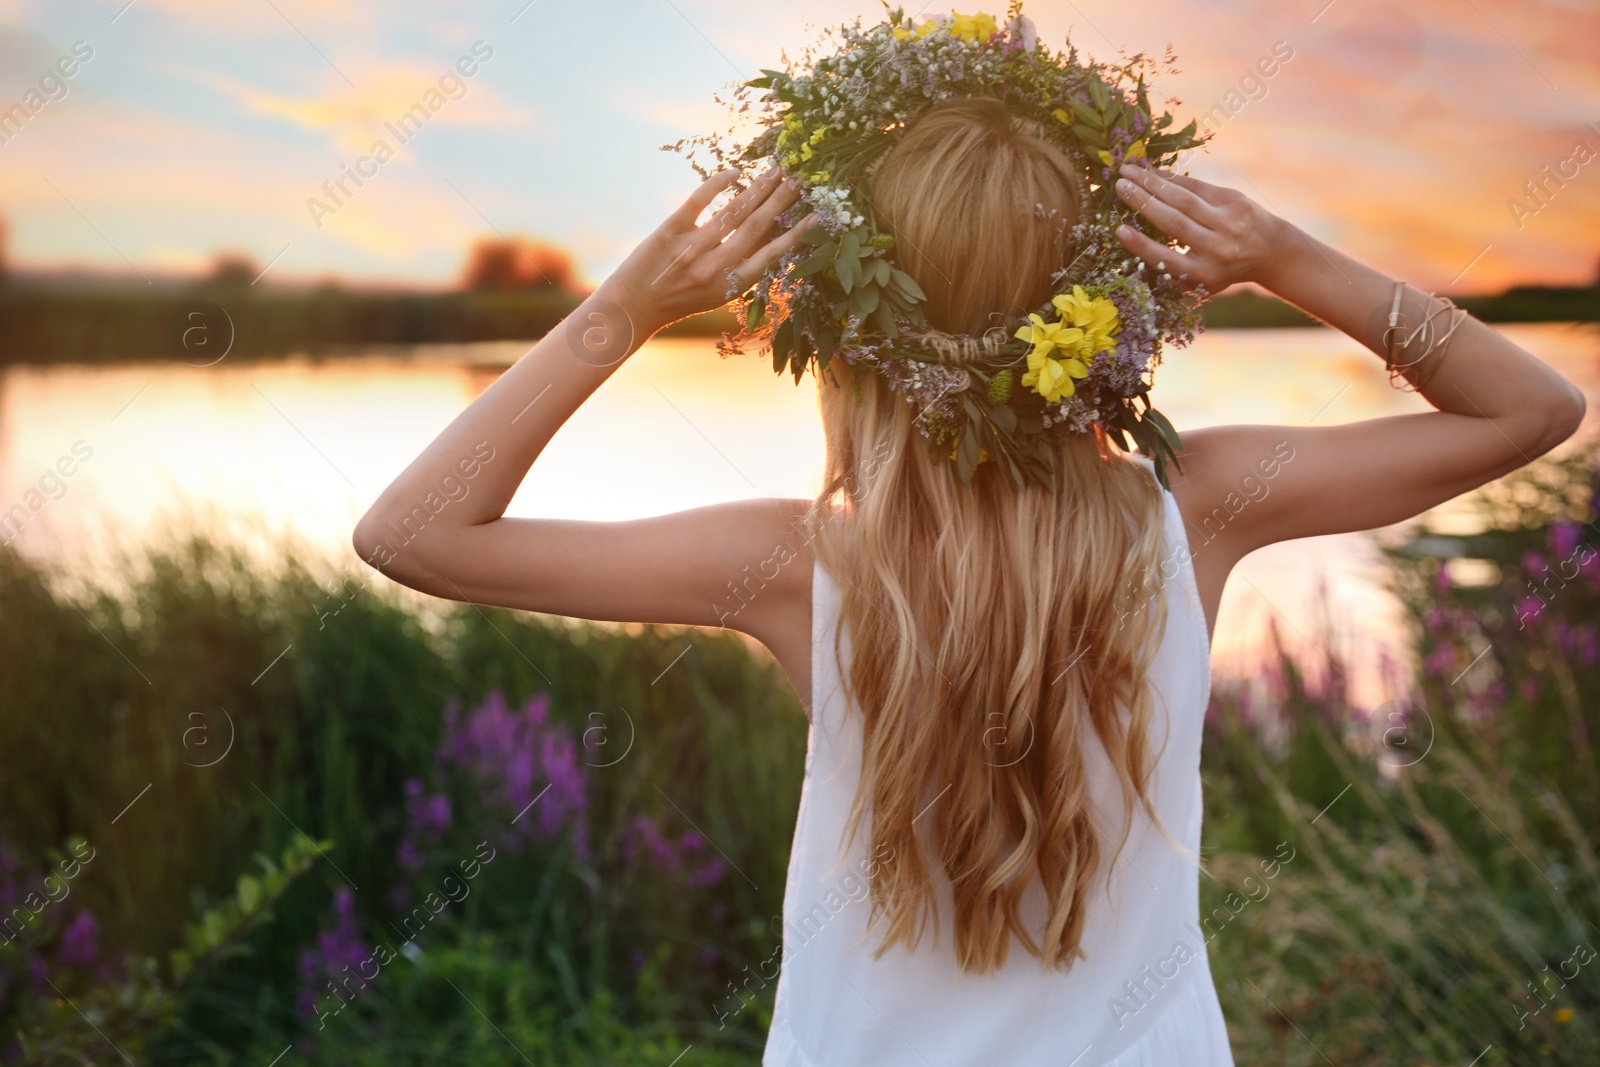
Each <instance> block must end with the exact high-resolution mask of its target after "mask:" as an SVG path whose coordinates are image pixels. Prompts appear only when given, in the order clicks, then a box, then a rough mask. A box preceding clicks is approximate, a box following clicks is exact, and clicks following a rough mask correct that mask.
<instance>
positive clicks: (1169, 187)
mask: <svg viewBox="0 0 1600 1067" xmlns="http://www.w3.org/2000/svg"><path fill="white" fill-rule="evenodd" d="M1122 173H1123V176H1124V177H1125V178H1127V179H1128V180H1129V181H1131V182H1133V183H1134V185H1136V186H1138V187H1139V188H1140V189H1142V190H1144V191H1145V192H1147V193H1149V194H1151V195H1152V196H1154V197H1155V198H1156V199H1158V200H1160V201H1161V202H1162V203H1164V204H1168V205H1170V206H1172V207H1174V208H1176V209H1177V210H1179V211H1181V212H1182V213H1183V214H1185V215H1187V216H1189V217H1190V218H1191V219H1194V220H1195V221H1196V222H1198V223H1199V224H1200V225H1202V226H1204V227H1206V228H1207V229H1212V230H1220V229H1222V228H1223V225H1224V223H1223V218H1222V212H1221V211H1220V210H1219V209H1218V208H1217V206H1216V205H1214V204H1212V203H1211V201H1209V200H1207V199H1206V198H1205V197H1203V196H1201V195H1200V194H1199V193H1197V192H1195V191H1194V190H1192V189H1190V188H1188V187H1187V186H1185V185H1184V184H1182V183H1181V182H1176V181H1173V180H1172V178H1173V177H1174V175H1173V174H1172V173H1171V172H1168V171H1157V170H1153V169H1151V168H1148V167H1129V166H1124V167H1123V168H1122Z"/></svg>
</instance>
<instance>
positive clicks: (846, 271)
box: [833, 235, 858, 293]
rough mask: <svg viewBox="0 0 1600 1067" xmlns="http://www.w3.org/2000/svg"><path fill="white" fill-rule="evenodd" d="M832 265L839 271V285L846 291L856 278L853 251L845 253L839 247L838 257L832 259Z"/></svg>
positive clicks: (851, 286)
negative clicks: (848, 253)
mask: <svg viewBox="0 0 1600 1067" xmlns="http://www.w3.org/2000/svg"><path fill="white" fill-rule="evenodd" d="M847 236H848V235H847ZM833 265H834V268H835V269H836V270H837V271H838V272H839V287H840V288H841V289H843V290H844V291H845V292H847V293H848V292H849V291H850V290H851V289H852V288H853V287H854V286H855V283H856V281H857V280H858V279H857V278H856V276H855V271H854V268H855V265H856V257H855V255H854V253H851V254H850V255H846V254H845V252H844V249H843V248H841V249H840V250H839V258H838V259H836V260H834V261H833Z"/></svg>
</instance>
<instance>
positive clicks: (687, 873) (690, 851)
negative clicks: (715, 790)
mask: <svg viewBox="0 0 1600 1067" xmlns="http://www.w3.org/2000/svg"><path fill="white" fill-rule="evenodd" d="M709 848H710V843H709V842H708V841H706V839H705V837H704V836H703V835H701V833H700V832H699V831H698V830H685V831H684V832H683V835H682V836H681V837H679V838H678V840H677V843H676V844H674V843H673V842H672V841H671V840H670V839H669V838H667V837H666V836H665V835H663V834H662V833H661V831H660V830H658V829H656V826H655V824H654V823H653V822H651V821H650V819H649V818H648V817H647V816H644V815H635V816H634V817H633V818H632V819H631V820H630V821H629V823H628V835H627V837H626V838H625V839H624V841H623V854H624V855H625V856H626V857H627V859H628V862H630V863H637V862H639V861H640V860H641V859H643V860H646V861H648V863H649V864H650V866H652V867H654V868H655V869H656V870H658V871H660V872H662V873H663V874H669V875H680V876H682V877H683V878H684V879H685V880H686V881H688V883H689V884H690V885H692V886H697V887H701V888H704V887H705V886H709V885H712V884H714V883H716V882H717V881H719V880H720V879H721V878H722V876H723V875H724V874H726V873H727V869H726V867H725V866H724V864H723V862H722V860H720V859H718V858H717V857H716V856H713V855H709V854H708V852H709Z"/></svg>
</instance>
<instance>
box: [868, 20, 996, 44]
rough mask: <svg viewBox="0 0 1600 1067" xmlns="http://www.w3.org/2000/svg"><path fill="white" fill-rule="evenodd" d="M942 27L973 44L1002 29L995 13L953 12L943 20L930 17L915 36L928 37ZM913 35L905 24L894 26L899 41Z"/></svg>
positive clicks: (985, 39) (896, 38)
mask: <svg viewBox="0 0 1600 1067" xmlns="http://www.w3.org/2000/svg"><path fill="white" fill-rule="evenodd" d="M942 28H947V29H948V30H949V32H950V33H951V34H952V35H954V36H956V37H960V38H962V39H963V40H967V41H971V42H972V43H973V44H982V43H983V42H984V41H987V40H988V39H989V38H991V37H993V36H994V35H995V34H996V33H998V32H999V31H1000V26H999V24H998V23H997V22H995V20H994V16H993V15H986V14H984V13H982V12H979V13H978V14H976V15H954V14H952V15H949V16H947V17H946V18H944V19H942V20H940V19H929V20H928V21H927V22H924V23H923V24H922V25H920V26H918V27H917V28H916V31H915V36H917V37H926V36H928V34H930V33H934V32H936V31H938V30H940V29H942ZM912 35H913V31H911V30H909V29H906V28H905V27H904V26H896V27H895V28H894V38H895V40H897V41H903V40H905V39H906V38H907V37H910V36H912Z"/></svg>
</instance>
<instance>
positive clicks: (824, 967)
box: [763, 457, 1232, 1067]
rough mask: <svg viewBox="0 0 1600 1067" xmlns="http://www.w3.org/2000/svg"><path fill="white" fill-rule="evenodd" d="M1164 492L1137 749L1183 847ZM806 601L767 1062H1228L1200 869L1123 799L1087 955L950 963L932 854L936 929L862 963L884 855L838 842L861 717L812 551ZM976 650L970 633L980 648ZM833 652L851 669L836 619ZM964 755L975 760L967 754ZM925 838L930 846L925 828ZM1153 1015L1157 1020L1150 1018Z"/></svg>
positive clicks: (1198, 659) (1199, 637) (1105, 827)
mask: <svg viewBox="0 0 1600 1067" xmlns="http://www.w3.org/2000/svg"><path fill="white" fill-rule="evenodd" d="M1134 461H1135V462H1142V463H1145V464H1148V462H1149V461H1148V460H1144V459H1143V457H1135V459H1134ZM1163 496H1164V500H1165V530H1164V541H1165V546H1166V551H1165V553H1164V555H1163V559H1164V560H1167V561H1171V564H1172V565H1175V567H1174V566H1172V565H1169V566H1168V567H1167V569H1168V570H1173V569H1175V574H1173V575H1171V576H1168V577H1167V580H1166V582H1165V583H1163V585H1162V586H1161V589H1162V595H1164V596H1166V598H1167V623H1166V627H1165V630H1164V631H1163V632H1162V635H1161V639H1160V645H1159V647H1158V650H1157V652H1156V655H1155V659H1154V661H1153V663H1152V666H1151V670H1150V674H1149V684H1150V686H1151V687H1152V694H1153V696H1154V705H1155V709H1154V719H1153V721H1152V732H1151V744H1152V748H1153V750H1154V751H1156V752H1159V753H1160V756H1159V759H1158V760H1157V761H1156V763H1155V765H1154V770H1153V773H1152V776H1151V782H1150V798H1151V801H1152V803H1153V804H1154V805H1155V808H1156V811H1157V812H1158V813H1159V815H1160V818H1161V821H1162V823H1163V825H1164V826H1165V827H1166V828H1167V830H1168V832H1169V833H1171V834H1172V836H1173V837H1174V838H1175V839H1176V840H1177V841H1178V842H1179V843H1180V844H1181V845H1182V846H1183V847H1184V848H1185V849H1187V850H1188V851H1189V853H1190V855H1191V856H1194V855H1198V852H1199V844H1200V816H1201V797H1200V773H1199V767H1200V738H1201V728H1202V723H1203V720H1204V715H1205V708H1206V704H1207V700H1208V695H1209V691H1210V682H1211V670H1210V657H1209V641H1208V639H1207V636H1206V620H1205V614H1204V612H1203V610H1202V608H1201V603H1200V597H1199V592H1198V589H1197V586H1196V584H1195V580H1194V572H1193V568H1192V564H1191V561H1190V559H1189V552H1188V543H1187V538H1186V535H1185V533H1184V524H1183V518H1182V515H1181V514H1180V512H1179V510H1178V506H1177V501H1176V500H1175V498H1174V497H1173V496H1172V494H1171V493H1170V492H1165V491H1164V492H1163ZM812 603H813V607H812V720H811V731H810V736H809V742H808V747H807V753H806V775H805V781H804V785H803V788H802V793H801V801H800V811H799V817H798V820H797V822H796V825H795V836H794V845H793V850H792V852H791V854H790V860H789V878H788V883H787V886H786V889H785V895H784V905H783V963H782V970H781V974H780V978H779V985H778V992H777V1004H776V1009H775V1014H774V1018H773V1024H772V1029H771V1033H770V1035H769V1037H768V1042H767V1051H766V1057H765V1059H764V1061H763V1062H764V1063H765V1064H766V1065H767V1067H778V1065H782V1067H822V1065H830V1067H831V1065H835V1064H857V1063H862V1064H864V1063H871V1064H875V1065H883V1067H890V1065H895V1064H907V1065H911V1064H922V1065H925V1064H942V1063H951V1064H966V1063H981V1062H1001V1063H1007V1064H1018V1065H1027V1064H1045V1063H1049V1064H1056V1065H1062V1064H1074V1065H1077V1067H1088V1065H1089V1064H1104V1063H1112V1062H1118V1063H1120V1062H1123V1061H1120V1060H1117V1059H1116V1057H1117V1056H1118V1055H1120V1054H1122V1053H1125V1052H1126V1053H1128V1054H1129V1056H1130V1058H1129V1059H1128V1060H1126V1062H1128V1063H1142V1062H1146V1059H1147V1058H1148V1060H1149V1062H1160V1063H1163V1064H1174V1063H1193V1064H1205V1065H1214V1064H1228V1063H1231V1062H1232V1060H1231V1058H1230V1056H1229V1054H1228V1049H1227V1037H1226V1029H1225V1027H1224V1025H1223V1021H1222V1016H1221V1012H1220V1009H1219V1008H1218V1007H1217V1003H1216V994H1215V992H1214V990H1213V988H1212V985H1211V975H1210V971H1209V967H1208V963H1207V958H1206V953H1205V937H1204V934H1203V932H1202V931H1201V929H1200V926H1199V900H1198V889H1199V883H1198V877H1199V873H1198V869H1197V867H1196V866H1195V863H1194V861H1193V859H1191V858H1189V857H1185V856H1183V855H1181V854H1180V853H1179V852H1178V851H1177V850H1176V849H1175V848H1174V847H1173V845H1172V844H1171V843H1169V842H1168V841H1167V840H1166V839H1165V838H1164V837H1162V835H1161V834H1160V832H1159V831H1158V830H1157V829H1156V828H1155V827H1154V826H1153V825H1152V824H1151V823H1150V821H1149V820H1148V818H1147V817H1145V816H1144V814H1143V811H1142V809H1140V808H1139V807H1138V805H1137V804H1136V805H1135V808H1134V816H1133V819H1132V822H1131V826H1130V831H1129V836H1128V840H1127V843H1126V845H1125V846H1124V849H1123V851H1122V852H1121V854H1120V856H1119V857H1118V859H1117V860H1116V862H1115V863H1114V864H1112V866H1111V869H1110V871H1109V872H1105V871H1102V872H1100V874H1099V875H1098V876H1097V879H1096V881H1095V883H1094V885H1095V892H1094V895H1093V896H1092V898H1091V903H1090V905H1089V918H1088V922H1087V923H1086V925H1085V933H1084V939H1083V950H1084V952H1085V954H1086V958H1083V959H1080V960H1078V961H1076V962H1075V963H1074V964H1073V965H1072V967H1071V968H1070V969H1068V970H1067V971H1065V972H1062V971H1059V970H1058V971H1055V972H1050V973H1046V972H1044V971H1043V970H1042V969H1041V968H1040V966H1039V962H1038V960H1037V958H1036V957H1034V956H1033V955H1031V954H1029V953H1028V952H1026V951H1024V950H1023V949H1022V948H1021V947H1020V946H1019V945H1016V944H1013V946H1012V951H1011V952H1010V953H1009V954H1008V956H1007V960H1006V963H1005V964H1004V966H1002V967H1001V968H1000V969H999V970H998V971H997V972H996V973H994V974H993V975H989V976H979V975H974V974H963V973H962V970H961V968H960V967H958V966H957V964H956V960H955V956H954V953H953V946H952V939H951V937H950V927H949V917H950V915H951V913H952V902H951V893H950V885H949V881H948V879H947V878H945V877H944V875H943V872H942V870H940V869H939V867H938V864H937V863H930V871H931V874H932V877H933V885H934V888H935V893H936V899H937V900H938V902H939V911H938V916H939V922H938V925H937V928H936V930H935V934H936V936H935V937H934V938H933V939H928V940H924V942H923V943H922V944H921V945H919V946H918V947H917V949H916V950H915V951H914V952H909V953H908V952H907V951H906V950H905V949H904V948H903V947H897V948H895V949H892V950H890V951H889V952H888V953H886V954H884V955H883V956H882V957H880V958H878V959H876V960H875V959H873V958H872V950H873V948H875V947H876V944H877V941H878V938H879V936H880V935H879V934H878V933H877V932H876V931H874V930H872V929H869V926H868V918H869V914H870V907H871V905H870V898H869V880H870V878H871V876H872V874H873V872H875V871H877V870H880V869H882V868H883V867H885V866H886V865H888V864H892V863H894V862H895V859H896V857H895V856H893V855H892V854H887V853H885V854H881V855H876V856H874V855H871V854H870V853H869V851H868V849H869V846H868V844H867V838H868V836H869V835H866V834H858V835H857V836H856V839H855V841H854V842H853V843H852V844H851V846H850V848H849V850H848V851H846V850H844V849H843V847H842V846H843V845H844V841H845V839H844V834H843V830H844V827H845V823H846V819H847V817H848V814H849V811H850V806H851V802H852V800H853V798H854V796H855V793H856V789H857V783H858V779H859V775H860V770H861V728H860V720H859V715H858V714H853V710H854V709H853V707H852V705H851V704H850V702H849V700H848V699H847V697H846V695H845V692H844V688H843V686H842V683H841V677H842V672H841V670H840V664H838V663H836V662H835V660H834V656H833V649H834V632H835V628H836V627H837V626H838V620H839V611H840V603H841V596H840V589H839V587H838V585H837V584H836V583H835V581H834V579H833V578H832V576H830V575H829V573H828V571H827V570H826V569H825V568H824V567H823V566H822V565H821V564H820V563H818V564H817V566H816V569H815V573H814V576H813V601H812ZM981 648H982V644H981V641H980V642H977V643H975V649H977V650H979V651H978V654H981ZM840 651H841V656H842V657H844V658H845V665H846V667H848V656H849V655H850V637H849V634H848V632H846V633H845V634H844V635H843V636H842V639H841V649H840ZM1067 669H1069V670H1070V669H1072V668H1071V666H1069V667H1068V668H1067ZM1163 742H1164V746H1163ZM1026 743H1027V739H1026V738H1022V739H1019V744H1023V745H1025V744H1026ZM1085 753H1086V764H1087V768H1086V773H1087V775H1088V778H1089V782H1090V795H1091V796H1092V797H1093V801H1094V810H1095V814H1094V821H1095V825H1096V829H1097V830H1098V831H1099V833H1100V837H1101V844H1102V855H1104V856H1110V855H1111V854H1112V853H1113V851H1114V849H1115V846H1116V841H1117V835H1118V833H1119V830H1120V827H1121V826H1122V823H1123V812H1124V808H1123V801H1122V792H1121V787H1120V784H1119V782H1118V778H1117V775H1116V773H1115V771H1114V770H1113V769H1112V767H1111V766H1110V764H1109V763H1108V762H1107V760H1106V757H1105V753H1104V751H1103V750H1102V749H1101V748H1099V747H1098V746H1096V745H1090V746H1088V747H1087V748H1086V749H1085ZM973 758H974V759H982V758H985V757H984V756H983V754H981V753H977V752H975V753H974V754H973ZM939 792H940V790H939V787H938V785H937V784H930V786H929V788H928V796H927V800H926V803H927V805H928V806H929V807H931V806H932V805H934V804H937V803H938V802H939ZM924 810H927V809H924ZM868 817H870V812H869V816H868ZM922 829H924V830H925V827H923V828H922ZM922 839H923V841H924V844H925V846H927V847H928V849H929V855H930V856H931V857H936V856H937V851H936V850H935V849H933V848H932V844H931V841H930V839H929V838H928V836H927V835H926V833H923V834H922ZM1107 874H1109V879H1110V881H1109V887H1108V882H1107V878H1106V875H1107ZM1045 911H1046V908H1045V902H1044V899H1043V894H1042V892H1040V891H1039V885H1038V883H1037V880H1035V882H1034V884H1033V885H1032V886H1031V887H1030V890H1029V893H1028V894H1026V895H1025V896H1024V898H1023V918H1024V920H1025V922H1027V923H1028V925H1029V927H1030V928H1031V929H1034V930H1039V929H1042V927H1043V923H1044V918H1045ZM1164 1019H1165V1020H1167V1021H1168V1025H1166V1026H1164V1027H1163V1026H1160V1025H1158V1024H1159V1023H1160V1022H1161V1021H1162V1020H1164ZM1180 1031H1181V1035H1182V1036H1181V1038H1180V1037H1179V1032H1180ZM1141 1057H1143V1058H1141ZM1150 1057H1153V1058H1150Z"/></svg>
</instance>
